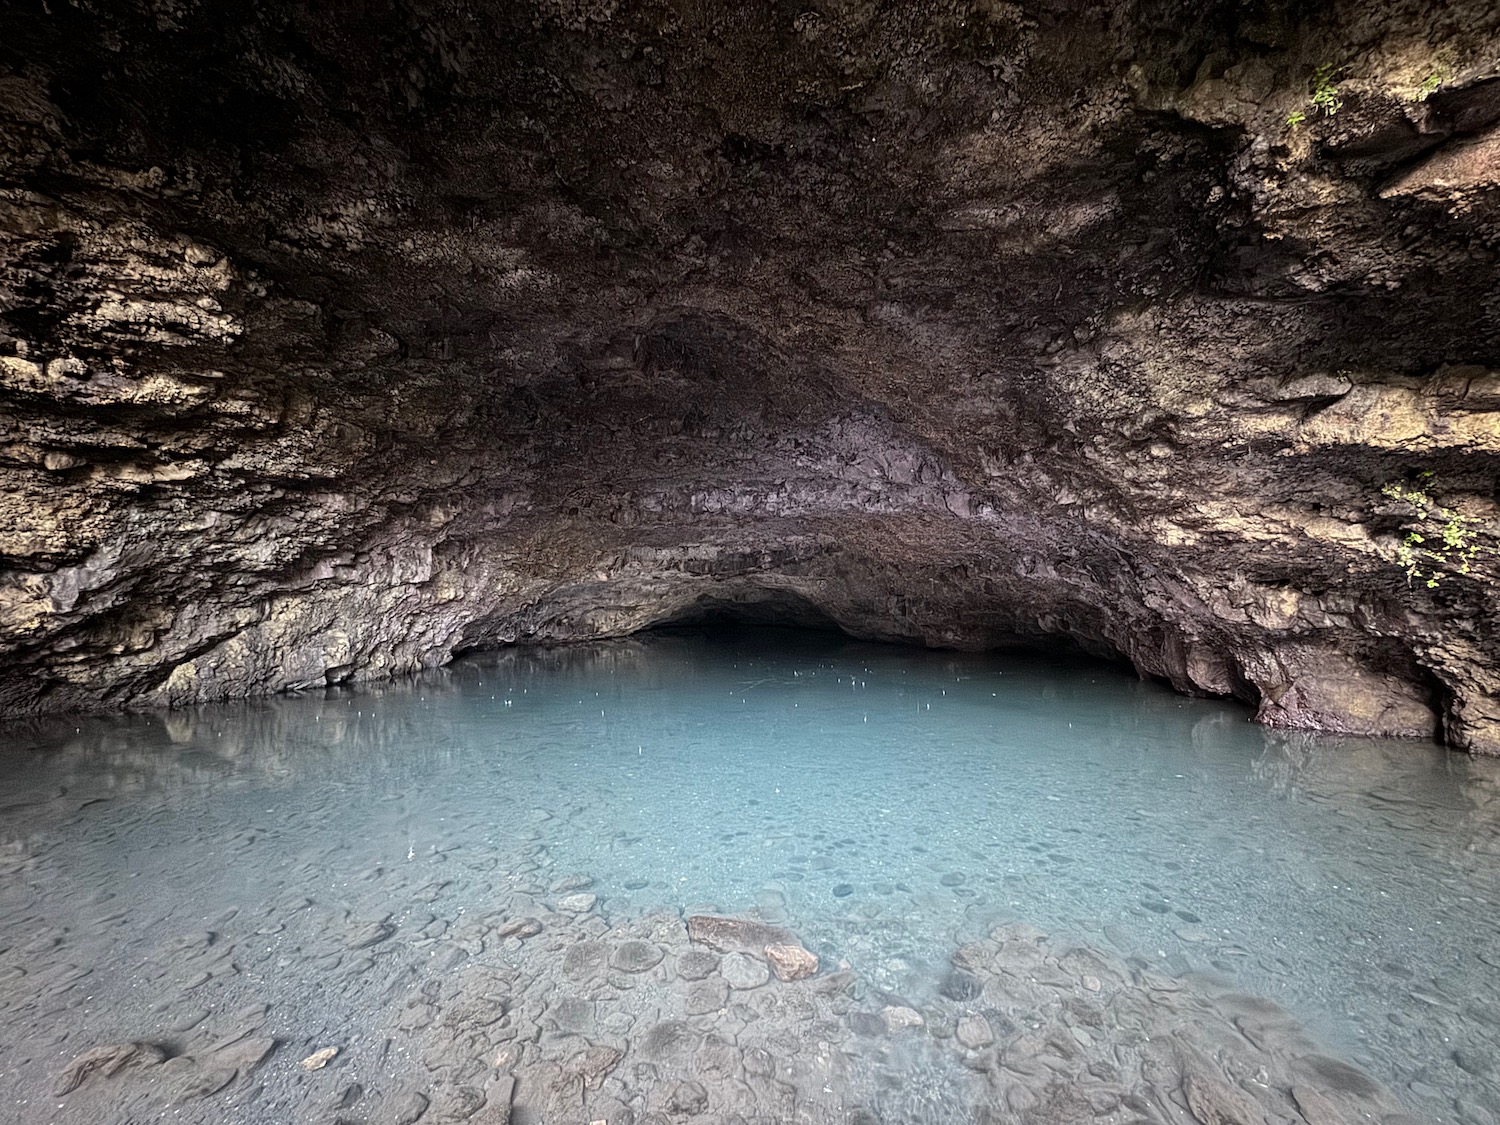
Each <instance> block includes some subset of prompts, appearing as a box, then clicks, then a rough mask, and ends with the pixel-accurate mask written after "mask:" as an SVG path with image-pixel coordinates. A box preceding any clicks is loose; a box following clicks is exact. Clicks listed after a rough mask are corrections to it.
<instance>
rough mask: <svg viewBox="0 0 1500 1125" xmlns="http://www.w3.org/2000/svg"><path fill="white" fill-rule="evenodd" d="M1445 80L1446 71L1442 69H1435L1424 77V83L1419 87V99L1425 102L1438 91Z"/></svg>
mask: <svg viewBox="0 0 1500 1125" xmlns="http://www.w3.org/2000/svg"><path fill="white" fill-rule="evenodd" d="M1444 81H1445V74H1444V72H1443V71H1442V70H1441V69H1439V70H1434V71H1433V72H1432V73H1431V74H1429V75H1428V76H1427V77H1426V78H1424V79H1422V84H1421V85H1420V86H1418V87H1417V101H1419V102H1425V101H1426V100H1427V99H1428V98H1430V97H1432V95H1433V94H1435V93H1437V91H1438V87H1439V86H1441V85H1442V84H1443V82H1444Z"/></svg>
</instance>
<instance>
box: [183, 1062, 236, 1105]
mask: <svg viewBox="0 0 1500 1125" xmlns="http://www.w3.org/2000/svg"><path fill="white" fill-rule="evenodd" d="M237 1073H238V1072H237V1071H236V1070H235V1069H234V1068H233V1067H229V1066H208V1067H204V1066H195V1067H193V1068H192V1069H191V1070H190V1071H188V1072H187V1073H186V1074H184V1075H182V1076H181V1077H180V1078H179V1079H178V1084H177V1096H176V1099H175V1100H176V1101H177V1102H178V1103H182V1102H190V1101H194V1100H196V1099H198V1098H207V1097H210V1096H212V1095H213V1094H217V1093H218V1092H219V1091H220V1090H222V1089H223V1088H224V1087H225V1086H228V1085H229V1084H230V1083H231V1082H233V1081H234V1079H235V1077H236V1075H237Z"/></svg>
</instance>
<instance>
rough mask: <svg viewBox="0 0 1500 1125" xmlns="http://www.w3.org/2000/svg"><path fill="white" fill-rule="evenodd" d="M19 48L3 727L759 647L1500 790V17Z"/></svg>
mask: <svg viewBox="0 0 1500 1125" xmlns="http://www.w3.org/2000/svg"><path fill="white" fill-rule="evenodd" d="M5 28H6V34H5V37H4V42H3V43H0V63H3V67H0V420H3V425H0V477H3V488H0V710H3V711H5V712H9V713H33V712H41V711H54V710H64V709H70V708H115V707H122V706H137V705H153V704H170V705H178V704H189V703H195V702H200V701H204V700H211V699H219V698H225V697H230V696H236V695H244V694H254V693H259V692H271V691H278V690H283V689H288V688H298V687H306V686H312V685H322V684H325V683H335V682H343V681H346V680H352V679H364V678H370V677H378V676H385V675H391V674H396V673H403V672H408V671H411V670H415V669H419V668H423V667H430V666H433V665H437V664H441V663H443V662H444V661H446V660H448V659H449V658H450V657H451V656H452V655H453V654H454V653H455V652H459V651H463V650H467V649H473V648H483V647H488V646H494V645H500V644H506V643H511V642H515V641H527V640H570V639H577V638H590V637H600V636H612V635H619V634H624V633H628V632H631V631H634V630H637V629H640V628H643V627H647V626H650V625H652V624H654V623H658V622H662V621H669V620H683V619H693V618H701V617H704V616H712V615H715V614H724V615H730V616H737V617H749V618H759V619H764V620H782V621H787V620H791V621H819V622H825V623H826V622H832V623H836V624H837V625H838V626H840V627H842V628H843V629H845V630H847V631H849V632H851V633H854V634H856V635H859V636H865V637H872V638H886V639H895V640H904V641H913V642H918V643H925V644H931V645H949V646H958V647H984V646H996V645H1004V644H1010V643H1016V642H1021V643H1028V644H1036V643H1047V642H1058V643H1068V644H1073V645H1077V646H1081V647H1082V648H1084V649H1086V650H1089V651H1092V652H1097V653H1102V654H1106V655H1118V656H1120V657H1123V658H1125V659H1128V660H1129V661H1131V662H1133V663H1134V665H1135V666H1136V667H1137V668H1138V669H1140V671H1141V672H1142V673H1143V674H1148V675H1153V676H1161V677H1165V678H1167V679H1169V680H1170V681H1171V682H1172V683H1173V684H1174V685H1175V686H1176V687H1178V688H1179V689H1180V690H1183V691H1187V692H1196V693H1207V694H1215V695H1233V696H1237V697H1239V698H1241V699H1243V700H1245V701H1246V702H1248V703H1250V704H1251V705H1253V706H1254V707H1255V708H1256V709H1257V717H1258V718H1259V719H1261V720H1262V721H1264V722H1267V723H1271V724H1276V725H1282V726H1292V727H1314V728H1325V729H1332V730H1341V731H1349V732H1355V733H1385V734H1403V735H1413V736H1423V737H1430V736H1432V735H1434V734H1437V735H1440V736H1441V737H1443V738H1444V739H1445V740H1446V741H1448V742H1449V743H1450V744H1451V745H1454V746H1456V747H1460V748H1464V749H1468V750H1472V751H1477V752H1488V753H1500V658H1497V654H1500V629H1497V621H1500V612H1497V610H1500V599H1497V594H1496V589H1497V586H1496V581H1497V578H1500V556H1497V555H1496V544H1497V507H1496V499H1497V497H1496V483H1497V465H1500V323H1497V313H1500V305H1497V303H1500V284H1497V282H1500V277H1497V266H1496V253H1497V249H1500V245H1497V240H1500V164H1497V157H1496V153H1497V152H1500V131H1497V130H1500V71H1497V70H1496V64H1495V61H1494V60H1495V59H1496V58H1497V57H1500V50H1497V48H1500V9H1496V8H1495V7H1494V5H1492V4H1490V3H1488V0H1454V2H1451V3H1445V4H1431V3H1425V2H1417V0H1393V2H1391V3H1383V4H1379V5H1368V4H1356V3H1353V2H1347V3H1334V4H1329V5H1320V6H1317V7H1316V8H1314V7H1312V6H1307V5H1301V4H1292V3H1283V2H1279V0H1265V2H1264V3H1258V4H1250V5H1246V4H1241V3H1238V2H1230V0H1209V2H1207V3H1201V2H1199V3H1185V2H1179V0H1114V2H1112V3H1109V4H1104V5H1079V4H1074V3H1071V2H1067V0H1045V2H1031V0H1027V2H1022V3H1001V2H998V0H972V2H970V0H944V2H942V3H935V4H904V3H877V2H874V0H840V2H834V0H811V2H809V3H805V4H785V3H767V4H743V3H732V4H731V3H722V4H721V3H716V2H709V3H697V4H688V3H680V2H675V0H622V2H615V0H607V2H606V0H524V2H517V3H507V4H488V3H478V2H464V0H403V2H402V3H400V4H391V5H379V4H377V5H352V4H341V3H333V4H328V3H306V2H304V3H299V2H296V0H262V2H257V3H250V2H249V0H230V2H227V3H217V4H207V3H202V2H199V0H172V2H167V0H150V2H148V0H131V2H124V3H112V4H96V3H92V2H86V0H80V2H79V3H76V4H65V5H59V4H54V5H52V6H50V7H48V8H44V7H43V6H42V5H40V4H36V5H33V4H17V5H13V6H12V8H11V10H10V11H9V12H8V14H7V16H6V19H5ZM1320 68H1324V70H1323V71H1320ZM1319 73H1326V76H1327V77H1326V78H1325V80H1324V83H1325V85H1326V86H1327V89H1328V90H1329V91H1331V92H1330V94H1329V96H1328V97H1327V98H1324V99H1323V101H1322V103H1321V106H1320V104H1319V103H1317V102H1315V101H1314V100H1313V96H1314V93H1315V92H1318V91H1319V90H1320V89H1321V88H1322V87H1320V86H1319V84H1318V83H1319V79H1318V78H1317V75H1318V74H1319ZM1335 102H1336V103H1337V104H1336V107H1335V106H1334V104H1333V103H1335ZM1327 108H1336V112H1334V113H1332V114H1331V115H1330V114H1327V113H1325V112H1324V109H1327ZM1413 490H1415V491H1416V492H1417V493H1419V494H1420V495H1421V496H1422V497H1423V500H1422V502H1420V503H1413V502H1411V501H1410V500H1408V499H1403V498H1402V497H1404V496H1410V495H1411V493H1412V491H1413ZM1445 513H1446V514H1445ZM1412 534H1417V535H1420V536H1422V539H1421V541H1420V544H1419V548H1418V550H1417V556H1416V559H1415V563H1412V561H1411V559H1410V558H1409V557H1403V555H1402V551H1403V546H1404V548H1405V550H1406V551H1408V552H1410V551H1411V550H1412V541H1411V540H1409V539H1408V536H1410V535H1412ZM1445 536H1446V537H1445ZM1449 540H1454V541H1453V542H1450V541H1449ZM1440 545H1441V546H1440ZM1465 568H1466V569H1465ZM1408 569H1415V570H1417V571H1418V573H1417V575H1416V576H1414V577H1413V576H1409V575H1408V573H1407V571H1408ZM1429 581H1432V582H1435V585H1431V586H1429V584H1428V583H1429ZM673 1096H674V1097H679V1100H681V1101H683V1104H687V1103H690V1102H691V1101H692V1100H693V1098H694V1097H695V1096H696V1095H695V1094H694V1092H693V1091H692V1090H687V1091H686V1092H681V1093H680V1096H679V1095H673Z"/></svg>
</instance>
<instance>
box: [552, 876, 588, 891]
mask: <svg viewBox="0 0 1500 1125" xmlns="http://www.w3.org/2000/svg"><path fill="white" fill-rule="evenodd" d="M593 885H594V880H593V879H591V878H590V877H589V876H587V875H569V876H567V877H566V878H563V879H559V880H558V881H557V882H555V883H553V884H552V893H553V894H555V895H565V894H569V893H570V892H572V891H582V890H585V889H587V888H589V887H592V886H593Z"/></svg>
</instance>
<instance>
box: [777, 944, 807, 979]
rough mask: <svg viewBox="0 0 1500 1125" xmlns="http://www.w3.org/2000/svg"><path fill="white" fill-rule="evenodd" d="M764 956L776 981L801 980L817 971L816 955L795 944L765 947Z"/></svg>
mask: <svg viewBox="0 0 1500 1125" xmlns="http://www.w3.org/2000/svg"><path fill="white" fill-rule="evenodd" d="M765 954H766V960H767V961H768V962H770V965H771V970H772V971H773V972H774V973H775V974H776V979H777V980H782V981H795V980H803V979H805V978H807V977H810V976H812V975H813V974H814V973H816V972H817V971H818V957H817V954H815V953H812V952H811V951H809V950H806V949H803V948H802V946H800V945H797V944H795V943H786V942H773V943H771V944H770V945H767V946H766V948H765Z"/></svg>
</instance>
